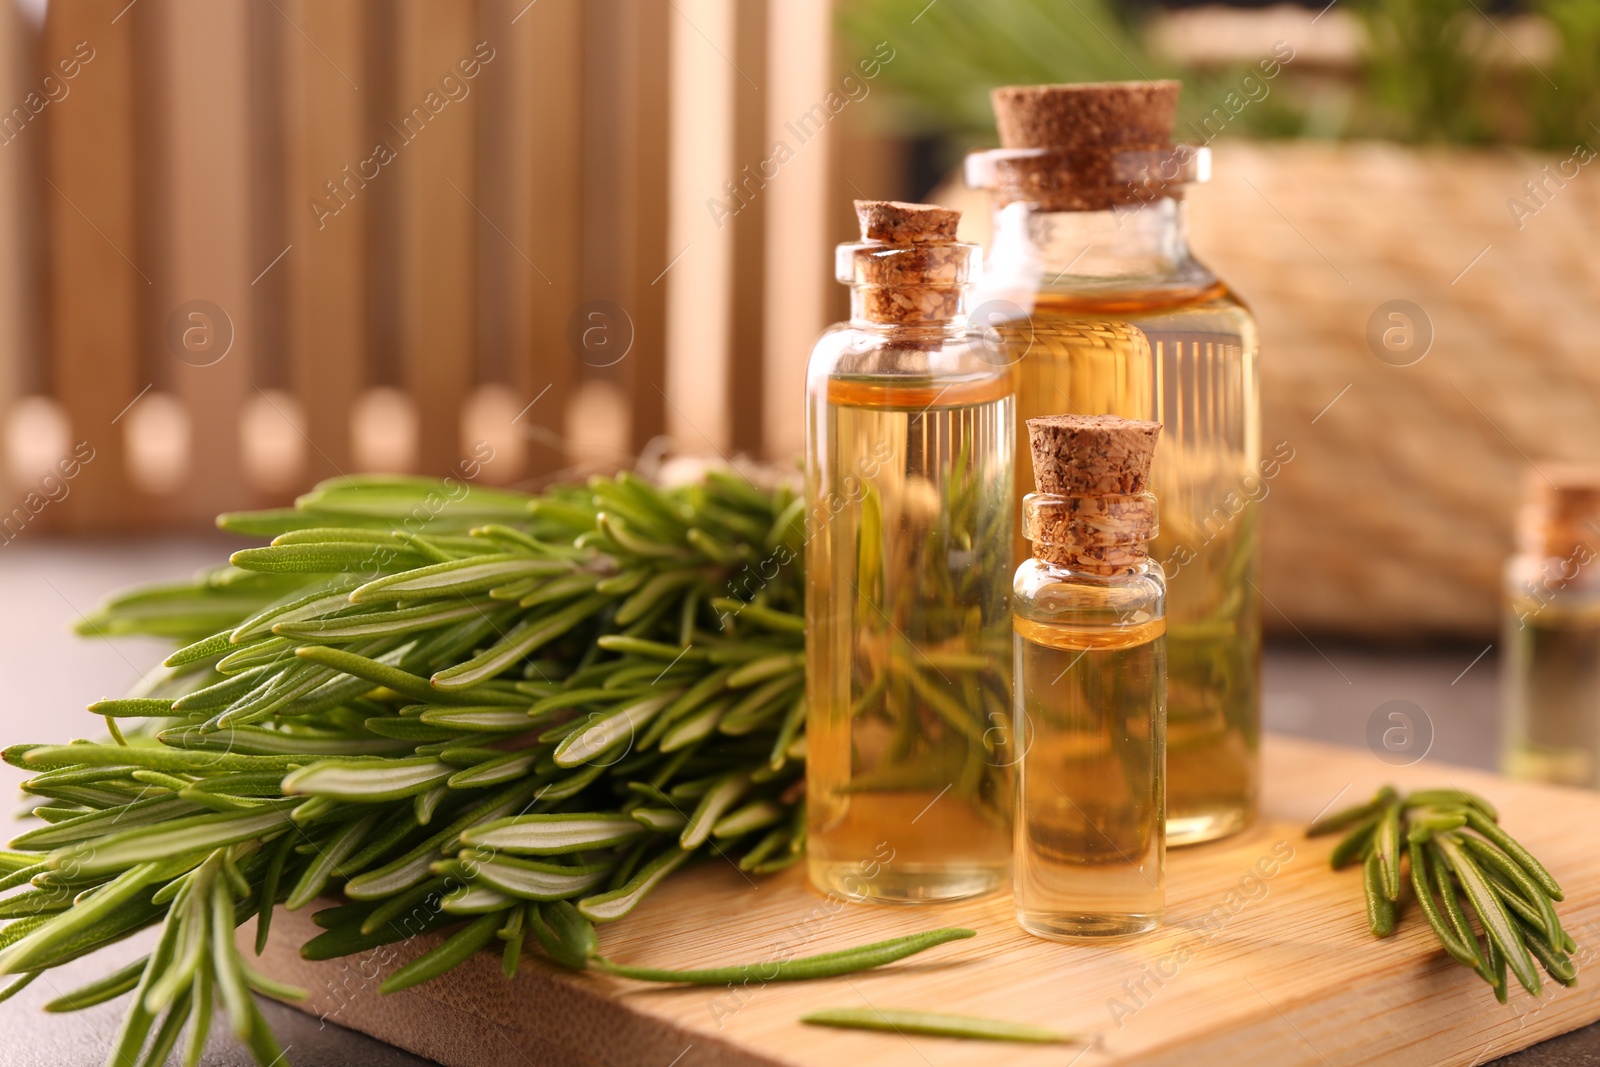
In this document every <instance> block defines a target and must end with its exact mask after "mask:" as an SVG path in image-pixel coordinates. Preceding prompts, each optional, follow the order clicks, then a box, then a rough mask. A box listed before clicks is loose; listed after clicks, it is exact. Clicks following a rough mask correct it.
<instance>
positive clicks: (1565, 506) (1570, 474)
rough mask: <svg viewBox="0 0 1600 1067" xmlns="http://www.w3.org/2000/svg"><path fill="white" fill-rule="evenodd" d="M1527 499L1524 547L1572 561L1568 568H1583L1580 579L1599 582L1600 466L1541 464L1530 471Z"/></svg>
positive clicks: (1521, 518) (1521, 537)
mask: <svg viewBox="0 0 1600 1067" xmlns="http://www.w3.org/2000/svg"><path fill="white" fill-rule="evenodd" d="M1523 499H1524V501H1525V503H1524V504H1523V507H1522V513H1521V515H1520V516H1519V521H1518V540H1519V541H1520V543H1521V547H1522V550H1523V551H1524V552H1527V553H1529V554H1532V555H1536V556H1542V557H1544V558H1546V559H1559V560H1563V561H1569V566H1567V567H1565V568H1563V569H1564V570H1572V569H1573V568H1584V570H1580V571H1579V572H1578V573H1577V574H1576V575H1575V576H1574V577H1575V579H1576V580H1581V581H1584V582H1586V583H1593V582H1600V466H1595V465H1591V464H1579V463H1559V464H1551V463H1545V464H1540V467H1539V469H1538V470H1530V471H1528V473H1527V478H1526V481H1525V482H1524V488H1523ZM1585 571H1586V572H1587V573H1585Z"/></svg>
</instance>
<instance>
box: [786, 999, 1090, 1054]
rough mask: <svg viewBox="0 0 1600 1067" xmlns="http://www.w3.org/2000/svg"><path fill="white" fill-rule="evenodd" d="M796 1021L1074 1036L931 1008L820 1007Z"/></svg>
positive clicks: (1019, 1037) (1009, 1037) (973, 1034)
mask: <svg viewBox="0 0 1600 1067" xmlns="http://www.w3.org/2000/svg"><path fill="white" fill-rule="evenodd" d="M800 1021H801V1022H803V1023H809V1024H810V1025H812V1026H837V1027H841V1028H843V1029H846V1030H885V1031H888V1032H890V1033H896V1034H927V1035H929V1036H931V1037H964V1038H971V1039H974V1040H978V1041H1020V1042H1025V1043H1028V1044H1034V1045H1057V1044H1063V1043H1065V1042H1068V1041H1072V1040H1074V1039H1073V1037H1072V1035H1071V1034H1063V1033H1060V1032H1058V1031H1055V1030H1046V1029H1044V1028H1043V1027H1038V1026H1029V1025H1027V1024H1026V1023H1013V1022H1006V1021H1005V1020H1003V1019H985V1018H982V1017H981V1016H977V1015H950V1014H946V1013H944V1012H932V1011H897V1010H894V1009H887V1010H880V1009H878V1008H824V1009H823V1010H821V1011H814V1012H810V1013H809V1014H806V1015H802V1016H800Z"/></svg>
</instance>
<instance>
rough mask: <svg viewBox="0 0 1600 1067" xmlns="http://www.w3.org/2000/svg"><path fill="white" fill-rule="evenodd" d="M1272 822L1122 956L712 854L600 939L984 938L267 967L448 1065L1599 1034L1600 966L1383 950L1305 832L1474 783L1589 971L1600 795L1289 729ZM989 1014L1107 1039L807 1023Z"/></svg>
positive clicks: (1417, 922)
mask: <svg viewBox="0 0 1600 1067" xmlns="http://www.w3.org/2000/svg"><path fill="white" fill-rule="evenodd" d="M1264 761H1265V774H1266V789H1265V798H1264V804H1263V810H1264V814H1263V817H1262V819H1261V820H1260V821H1259V823H1258V824H1257V825H1256V826H1255V827H1253V828H1251V829H1250V830H1247V831H1246V832H1245V833H1243V834H1241V835H1239V836H1236V837H1234V838H1231V839H1229V840H1227V841H1223V842H1217V843H1214V844H1210V845H1203V846H1198V847H1194V848H1188V849H1181V850H1177V851H1174V852H1172V853H1170V854H1169V870H1168V912H1167V922H1166V923H1165V924H1164V925H1163V926H1162V927H1161V928H1160V929H1159V930H1157V931H1156V932H1155V933H1153V934H1151V935H1149V936H1147V937H1145V938H1143V939H1141V940H1137V941H1133V942H1128V943H1124V944H1120V945H1108V946H1087V947H1085V946H1079V945H1061V944H1055V943H1049V942H1044V941H1039V940H1036V939H1034V938H1031V937H1029V936H1027V935H1025V934H1023V933H1022V932H1021V931H1020V930H1018V929H1017V927H1016V926H1015V924H1014V923H1013V921H1012V915H1011V902H1010V899H1009V897H1007V896H1006V895H1004V894H1001V895H997V896H993V897H990V898H987V899H983V900H977V901H968V902H964V903H959V904H949V905H942V906H938V907H926V908H892V907H880V906H868V905H847V904H844V903H842V902H840V901H832V900H828V899H826V898H824V897H822V896H820V895H818V894H816V893H814V892H812V891H811V890H809V889H808V888H807V886H806V884H805V879H804V875H803V873H802V872H801V870H800V869H799V868H792V869H790V870H789V871H787V872H785V873H784V874H782V875H779V876H776V877H773V878H769V879H766V880H759V881H756V882H753V883H752V882H751V881H749V880H747V879H746V878H745V877H744V876H743V875H741V874H740V873H739V872H738V871H737V870H735V869H734V868H733V866H732V865H731V864H728V863H724V862H721V861H713V862H709V863H706V864H703V865H701V866H700V867H698V868H696V869H694V870H692V871H689V872H686V873H683V874H681V875H679V876H677V877H675V878H673V879H671V880H669V882H668V883H666V884H665V885H664V886H662V887H661V888H660V889H658V890H657V891H656V893H655V894H654V895H653V896H651V897H650V898H649V899H648V900H647V901H646V902H645V903H644V904H643V905H642V906H641V907H640V909H639V910H638V911H636V912H635V913H634V914H633V915H631V916H629V917H628V918H626V919H624V920H623V921H621V922H619V923H616V924H614V925H611V926H609V927H606V928H604V929H602V931H601V943H602V951H603V952H604V953H605V954H606V955H607V956H609V957H610V958H612V959H615V960H618V961H624V962H628V963H638V964H646V965H655V966H669V967H694V966H710V965H717V964H725V963H742V962H753V961H759V960H764V959H771V958H774V957H775V955H776V954H778V953H780V952H782V951H783V946H791V947H790V949H789V951H788V954H789V955H809V954H811V953H814V952H824V951H829V950H832V949H837V948H843V947H846V946H849V945H854V944H859V943H863V942H868V941H875V940H880V939H882V938H886V937H892V936H895V935H897V934H904V933H910V932H913V931H917V930H923V929H929V928H932V927H938V926H968V927H972V928H973V929H975V930H977V931H978V936H977V937H975V938H972V939H970V940H966V941H959V942H955V943H953V944H950V945H945V946H942V947H940V948H937V949H933V950H931V951H929V952H927V953H925V954H923V955H921V956H917V957H913V958H912V959H910V960H905V961H902V962H900V963H897V964H893V965H891V966H889V967H886V968H882V969H880V970H877V971H873V972H867V973H863V974H858V975H851V976H847V977H840V978H833V979H827V980H823V981H816V982H803V983H789V984H778V983H774V984H770V985H766V986H758V985H752V986H750V987H749V988H744V989H731V988H722V989H707V988H683V987H673V988H664V987H652V986H646V985H642V984H638V983H634V982H629V981H624V980H620V979H611V978H606V977H602V976H598V975H590V974H583V975H573V974H570V973H568V972H563V971H559V970H557V969H556V968H554V967H550V966H547V965H545V963H544V961H543V958H542V957H541V956H539V954H538V952H537V950H536V949H533V948H530V950H529V951H528V953H527V954H526V955H525V956H524V963H523V969H522V973H521V974H520V975H519V977H518V978H517V979H516V980H515V981H512V982H507V981H506V980H505V979H504V978H503V977H502V976H501V974H500V961H499V958H498V955H497V954H495V955H482V954H480V955H479V956H478V957H476V958H474V959H473V960H470V961H469V962H468V963H467V964H466V965H465V966H463V967H461V968H460V969H458V970H457V971H456V972H454V973H453V974H451V975H450V976H448V977H447V978H445V979H441V980H439V981H436V982H433V983H430V984H428V985H425V986H422V987H420V988H416V989H412V990H409V991H407V992H404V993H401V994H398V995H395V996H387V997H386V996H381V995H380V994H379V993H378V990H377V987H378V983H379V981H381V979H382V976H383V975H384V974H387V973H389V972H390V971H392V970H393V969H394V968H395V967H398V966H399V965H400V964H402V963H404V962H405V961H407V960H410V959H412V958H414V957H415V956H417V955H419V954H420V953H421V952H422V951H424V950H425V949H426V948H428V947H430V946H431V945H432V944H433V943H434V941H433V940H431V939H429V938H421V939H418V940H417V941H416V942H415V943H411V944H403V945H397V946H392V947H391V948H389V949H380V950H377V951H376V952H375V953H372V954H369V955H368V956H364V957H356V958H352V959H350V960H344V961H335V962H331V963H318V964H312V963H307V962H305V961H302V960H300V959H299V957H298V956H297V955H296V954H295V951H294V947H293V946H297V945H299V944H300V943H301V942H303V941H304V940H306V939H307V938H309V937H310V936H312V935H313V934H314V933H315V929H314V928H313V927H312V926H311V923H310V921H309V917H308V913H307V912H300V913H296V914H294V915H280V916H279V917H278V919H277V920H276V922H277V923H281V925H275V926H274V929H273V938H272V941H273V946H274V947H269V949H268V950H267V954H266V958H265V961H264V968H265V969H266V970H267V971H268V972H269V973H270V974H272V975H274V976H275V977H277V978H280V979H283V980H286V981H290V982H293V983H296V984H298V985H302V986H305V987H307V988H309V989H310V990H311V992H312V996H311V999H310V1001H309V1003H308V1004H306V1005H305V1006H304V1007H305V1009H306V1010H308V1011H311V1012H314V1013H317V1014H325V1015H326V1017H327V1018H328V1020H329V1021H331V1022H336V1023H339V1024H340V1025H343V1026H348V1027H352V1028H354V1029H357V1030H360V1031H363V1032H365V1033H368V1034H371V1035H373V1036H374V1037H377V1038H380V1039H382V1040H384V1041H388V1042H390V1043H392V1044H395V1045H399V1046H401V1047H402V1048H405V1049H409V1050H411V1051H413V1052H416V1053H418V1054H420V1055H423V1056H427V1057H430V1058H432V1059H435V1060H438V1061H439V1062H441V1063H443V1064H447V1065H449V1067H458V1065H459V1067H468V1065H471V1067H483V1065H486V1064H512V1065H523V1064H537V1065H538V1067H561V1065H585V1067H589V1065H598V1064H605V1065H608V1067H632V1065H644V1067H710V1065H751V1064H763V1065H765V1064H792V1065H807V1067H809V1065H824V1064H828V1065H832V1064H838V1063H854V1064H866V1063H871V1064H873V1065H874V1067H890V1065H902V1064H903V1065H906V1067H943V1065H945V1064H1008V1065H1010V1064H1016V1065H1021V1067H1028V1065H1035V1064H1037V1065H1050V1067H1065V1065H1068V1064H1081V1065H1083V1067H1103V1065H1118V1067H1121V1065H1135V1064H1137V1065H1140V1067H1147V1065H1149V1067H1154V1065H1173V1067H1200V1065H1212V1064H1227V1065H1229V1067H1247V1065H1256V1064H1260V1065H1264V1067H1292V1065H1298V1064H1306V1065H1333V1067H1346V1065H1353V1064H1369V1063H1372V1064H1375V1063H1384V1064H1418V1065H1422V1064H1427V1065H1430V1067H1431V1065H1453V1064H1479V1063H1485V1062H1487V1061H1489V1060H1493V1059H1495V1058H1496V1057H1499V1056H1503V1055H1505V1054H1507V1053H1509V1052H1512V1051H1515V1050H1516V1049H1520V1048H1524V1047H1526V1046H1528V1045H1531V1044H1534V1043H1536V1042H1538V1041H1541V1040H1543V1039H1545V1038H1547V1037H1551V1036H1553V1035H1555V1034H1559V1033H1563V1032H1565V1031H1568V1030H1572V1029H1576V1028H1577V1027H1579V1026H1582V1025H1585V1024H1587V1023H1589V1022H1593V1021H1595V1020H1596V1019H1600V972H1597V973H1596V974H1589V973H1585V974H1584V977H1583V980H1582V982H1581V983H1580V984H1579V985H1578V986H1577V987H1576V988H1574V989H1565V988H1562V987H1560V986H1558V985H1555V984H1554V983H1550V985H1549V987H1548V988H1547V989H1546V990H1545V992H1544V993H1543V994H1542V995H1541V996H1540V997H1538V998H1534V997H1531V996H1529V995H1528V994H1526V993H1524V992H1521V991H1520V990H1518V992H1517V993H1515V994H1514V995H1513V997H1512V998H1511V1001H1510V1003H1509V1004H1507V1005H1505V1006H1501V1005H1499V1004H1497V1003H1496V1002H1495V1000H1494V996H1493V994H1492V993H1491V992H1490V991H1489V988H1488V987H1487V986H1486V985H1484V984H1483V982H1482V981H1480V980H1479V979H1478V978H1477V977H1476V976H1475V975H1473V974H1471V973H1469V972H1468V971H1467V970H1466V969H1465V968H1462V967H1460V966H1458V965H1456V964H1454V963H1452V962H1450V961H1449V960H1448V958H1446V957H1445V956H1444V955H1443V953H1442V952H1440V951H1438V950H1437V949H1436V947H1435V942H1434V940H1433V935H1432V933H1431V932H1430V931H1429V930H1428V929H1427V927H1426V924H1425V922H1424V921H1423V919H1422V917H1421V915H1420V914H1418V913H1416V912H1415V910H1414V908H1413V910H1409V911H1407V912H1406V913H1405V914H1404V915H1403V917H1402V920H1401V930H1400V932H1399V933H1397V934H1396V935H1395V936H1394V937H1392V938H1390V939H1388V940H1386V941H1381V942H1380V941H1375V940H1374V939H1372V938H1371V937H1370V936H1369V935H1368V933H1367V930H1366V920H1365V915H1364V912H1363V906H1362V898H1361V886H1360V875H1359V873H1357V872H1355V871H1344V872H1333V871H1331V870H1329V868H1328V865H1327V857H1328V852H1329V850H1330V849H1331V848H1332V847H1333V840H1332V839H1329V838H1319V839H1317V840H1314V841H1313V840H1308V839H1307V838H1306V837H1305V836H1304V827H1305V825H1306V823H1307V822H1308V821H1309V820H1310V819H1312V818H1313V817H1314V816H1316V815H1317V814H1318V813H1319V812H1321V811H1322V810H1324V809H1325V808H1327V807H1329V806H1330V805H1333V804H1337V805H1339V806H1342V805H1344V804H1346V803H1351V802H1354V801H1356V800H1358V799H1363V798H1365V797H1366V796H1368V795H1370V794H1371V793H1372V792H1373V791H1374V790H1375V789H1376V788H1377V787H1378V786H1380V785H1382V784H1383V783H1385V782H1393V783H1395V784H1396V785H1398V786H1401V787H1402V788H1405V787H1413V788H1420V787H1423V786H1433V785H1441V784H1446V783H1450V784H1455V785H1458V786H1461V787H1463V788H1471V789H1478V790H1481V791H1483V792H1484V793H1486V794H1487V795H1489V796H1490V797H1491V798H1492V799H1493V800H1494V802H1495V803H1496V804H1497V805H1498V806H1499V808H1500V811H1501V819H1502V822H1503V824H1504V825H1505V826H1506V827H1507V828H1508V829H1509V830H1510V832H1511V833H1512V834H1514V835H1515V836H1517V837H1518V838H1520V839H1521V840H1522V841H1523V842H1524V843H1526V844H1527V845H1528V846H1529V847H1530V848H1531V849H1532V850H1533V851H1534V853H1535V854H1536V855H1538V856H1540V857H1541V858H1542V859H1543V860H1544V861H1545V862H1546V864H1547V865H1548V866H1549V868H1550V870H1551V872H1552V873H1553V874H1554V875H1555V876H1556V878H1557V879H1558V880H1559V881H1560V882H1561V883H1562V886H1563V888H1564V889H1565V890H1566V893H1567V900H1566V902H1565V903H1564V904H1562V905H1561V906H1560V911H1561V915H1562V918H1563V921H1564V923H1565V925H1566V927H1567V929H1568V930H1569V931H1570V932H1571V933H1572V934H1573V936H1574V937H1575V938H1576V939H1577V941H1578V943H1579V953H1578V959H1579V964H1580V969H1582V970H1584V971H1585V972H1587V971H1588V969H1589V967H1590V966H1592V964H1593V961H1594V960H1595V958H1596V951H1595V949H1596V946H1600V849H1596V848H1595V843H1596V836H1595V830H1594V828H1595V827H1596V826H1597V825H1600V795H1597V794H1594V793H1587V792H1579V791H1574V790H1560V789H1553V788H1546V787H1542V786H1530V785H1524V784H1520V783H1515V782H1510V781H1506V780H1504V779H1500V778H1496V777H1494V776H1492V775H1488V774H1484V773H1482V772H1478V771H1470V770H1466V769H1462V768H1457V767H1450V766H1444V765H1439V764H1429V763H1426V762H1425V763H1423V764H1421V765H1419V766H1416V767H1408V768H1392V767H1389V766H1387V765H1385V764H1383V763H1382V762H1380V761H1379V760H1378V759H1376V758H1374V757H1373V756H1372V755H1370V754H1369V753H1367V752H1365V751H1360V750H1355V749H1347V748H1336V747H1332V746H1328V745H1321V744H1313V743H1309V742H1304V741H1296V740H1291V739H1288V738H1283V737H1269V738H1268V739H1267V741H1266V743H1265V746H1264ZM868 1006H871V1007H876V1008H880V1009H883V1008H903V1009H919V1010H929V1011H953V1012H966V1013H970V1014H977V1015H987V1016H993V1017H997V1018H1004V1019H1011V1020H1015V1021H1019V1022H1027V1023H1034V1024H1039V1025H1043V1026H1049V1027H1054V1028H1058V1029H1062V1030H1066V1031H1070V1032H1073V1033H1077V1034H1082V1035H1085V1040H1084V1041H1083V1042H1082V1043H1079V1044H1075V1045H1068V1046H1042V1047H1041V1046H1025V1045H1001V1044H990V1043H980V1042H972V1041H961V1040H955V1039H948V1038H932V1037H912V1036H901V1035H896V1034H877V1033H866V1032H857V1031H843V1030H827V1029H821V1028H816V1027H808V1026H802V1025H801V1024H800V1023H799V1022H798V1021H797V1020H798V1018H799V1016H800V1015H801V1014H803V1013H805V1012H808V1011H812V1010H816V1009H819V1008H832V1007H842V1008H865V1007H868Z"/></svg>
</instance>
